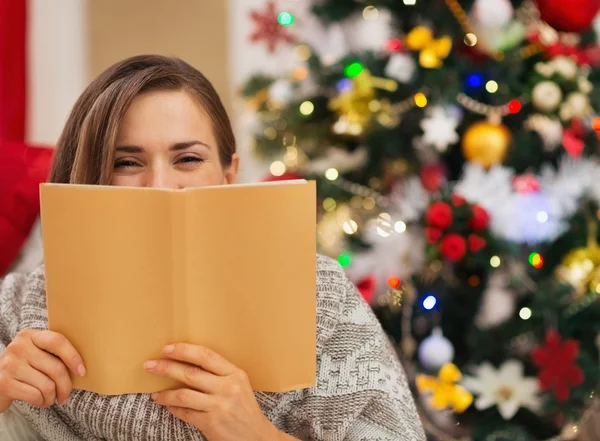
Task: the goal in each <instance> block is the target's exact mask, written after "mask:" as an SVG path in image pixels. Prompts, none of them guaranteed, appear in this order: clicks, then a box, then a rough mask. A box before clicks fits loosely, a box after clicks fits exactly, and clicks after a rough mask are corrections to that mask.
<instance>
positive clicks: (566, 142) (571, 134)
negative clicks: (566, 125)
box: [562, 129, 585, 158]
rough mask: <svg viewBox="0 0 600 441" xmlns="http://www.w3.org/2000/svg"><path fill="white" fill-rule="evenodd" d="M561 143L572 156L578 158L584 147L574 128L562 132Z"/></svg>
mask: <svg viewBox="0 0 600 441" xmlns="http://www.w3.org/2000/svg"><path fill="white" fill-rule="evenodd" d="M562 145H563V147H564V149H565V150H566V151H567V152H568V153H569V156H571V157H572V158H579V157H580V156H581V154H582V153H583V149H584V148H585V142H584V141H583V139H581V138H580V137H579V136H577V134H576V133H575V131H574V130H572V129H568V130H565V131H564V132H563V138H562Z"/></svg>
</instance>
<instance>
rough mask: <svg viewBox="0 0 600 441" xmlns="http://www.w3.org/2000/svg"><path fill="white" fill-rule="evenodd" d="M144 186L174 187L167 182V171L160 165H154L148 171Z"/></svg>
mask: <svg viewBox="0 0 600 441" xmlns="http://www.w3.org/2000/svg"><path fill="white" fill-rule="evenodd" d="M146 187H151V188H175V187H174V186H173V185H171V184H170V182H169V173H168V171H167V170H165V169H164V168H162V167H156V168H153V169H151V170H149V171H148V177H147V179H146Z"/></svg>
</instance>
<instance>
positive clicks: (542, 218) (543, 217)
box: [535, 211, 548, 224]
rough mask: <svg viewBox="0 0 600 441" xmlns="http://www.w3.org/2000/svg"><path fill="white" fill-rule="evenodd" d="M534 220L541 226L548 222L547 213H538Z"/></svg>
mask: <svg viewBox="0 0 600 441" xmlns="http://www.w3.org/2000/svg"><path fill="white" fill-rule="evenodd" d="M535 218H536V219H537V221H538V222H539V223H540V224H543V223H544V222H546V221H547V220H548V213H546V212H545V211H539V212H538V214H537V215H536V216H535Z"/></svg>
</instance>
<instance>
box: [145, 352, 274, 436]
mask: <svg viewBox="0 0 600 441" xmlns="http://www.w3.org/2000/svg"><path fill="white" fill-rule="evenodd" d="M163 352H164V354H165V355H166V357H167V358H168V359H167V360H151V361H148V362H146V363H145V364H144V367H145V368H146V370H147V371H148V372H150V373H152V374H155V375H160V376H163V377H169V378H172V379H174V380H176V381H178V382H180V383H183V384H184V385H186V386H187V387H185V388H182V389H176V390H167V391H163V392H159V393H156V394H152V399H153V400H154V401H155V402H156V403H157V404H160V405H163V406H166V407H167V409H168V410H169V411H170V412H171V413H172V414H173V415H175V416H176V417H177V418H179V419H181V420H183V421H185V422H188V423H190V424H193V425H194V426H195V427H197V428H198V429H199V430H200V431H201V432H202V433H203V434H204V435H205V436H206V437H207V438H208V439H209V441H239V440H241V439H243V440H247V441H263V440H264V441H266V440H270V441H271V440H277V439H279V438H280V435H283V433H282V432H279V431H278V430H277V428H276V427H275V426H274V425H273V424H272V423H271V422H270V421H269V420H268V419H267V418H266V417H265V416H264V415H263V413H262V412H261V410H260V407H259V406H258V403H257V402H256V398H255V397H254V392H253V391H252V387H251V386H250V382H249V380H248V376H247V375H246V373H245V372H244V371H242V370H241V369H239V368H238V367H236V366H234V365H233V364H231V363H230V362H228V361H227V360H225V359H224V358H223V357H221V356H220V355H219V354H217V353H215V352H214V351H211V350H210V349H207V348H204V347H201V346H195V345H190V344H176V345H170V346H166V347H165V348H164V349H163Z"/></svg>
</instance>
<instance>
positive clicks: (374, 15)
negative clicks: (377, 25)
mask: <svg viewBox="0 0 600 441" xmlns="http://www.w3.org/2000/svg"><path fill="white" fill-rule="evenodd" d="M363 18H364V19H365V20H377V19H378V18H379V9H377V8H376V7H375V6H367V7H366V8H365V9H363Z"/></svg>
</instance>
